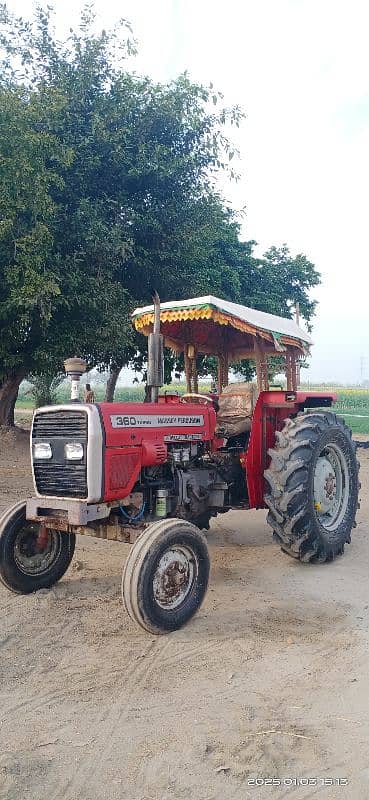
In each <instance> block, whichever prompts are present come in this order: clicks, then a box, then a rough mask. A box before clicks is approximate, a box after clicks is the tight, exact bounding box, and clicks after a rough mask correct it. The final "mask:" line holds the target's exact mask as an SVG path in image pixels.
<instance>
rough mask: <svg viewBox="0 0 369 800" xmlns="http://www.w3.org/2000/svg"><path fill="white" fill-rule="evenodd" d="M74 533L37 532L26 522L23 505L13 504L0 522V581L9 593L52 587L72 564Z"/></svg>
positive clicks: (38, 528)
mask: <svg viewBox="0 0 369 800" xmlns="http://www.w3.org/2000/svg"><path fill="white" fill-rule="evenodd" d="M75 541H76V537H75V535H74V533H70V534H67V533H62V532H61V531H56V530H46V529H44V530H43V531H41V529H40V525H38V524H37V523H33V522H28V521H27V520H26V504H25V503H24V502H22V503H17V504H16V505H15V506H13V507H12V508H10V509H8V510H7V511H6V512H5V514H4V515H3V516H2V517H1V519H0V580H1V582H2V583H3V584H4V585H5V586H6V587H7V588H8V589H10V590H11V591H12V592H16V593H17V594H30V593H31V592H36V591H38V589H48V588H50V586H53V585H54V583H56V582H57V581H58V580H60V578H61V577H62V576H63V575H64V573H65V572H66V571H67V569H68V567H69V564H70V563H71V561H72V558H73V554H74V548H75Z"/></svg>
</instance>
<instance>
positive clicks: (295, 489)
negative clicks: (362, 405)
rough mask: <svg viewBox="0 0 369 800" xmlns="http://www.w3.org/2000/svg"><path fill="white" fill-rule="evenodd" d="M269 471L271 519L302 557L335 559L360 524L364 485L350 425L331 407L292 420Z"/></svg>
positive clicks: (286, 548)
mask: <svg viewBox="0 0 369 800" xmlns="http://www.w3.org/2000/svg"><path fill="white" fill-rule="evenodd" d="M276 438H277V444H276V446H275V448H273V449H271V450H269V455H270V466H269V468H268V469H267V470H266V472H265V473H264V475H265V478H266V481H267V483H268V484H269V492H268V494H267V495H266V496H265V502H266V504H267V506H268V507H269V514H268V523H269V525H270V526H271V527H272V528H273V532H274V535H275V537H276V538H277V539H278V540H279V541H280V543H281V547H282V550H284V551H285V552H286V553H288V554H289V555H291V556H293V557H294V558H297V559H300V561H304V562H308V561H319V562H323V561H331V560H332V559H333V558H335V556H337V555H339V554H341V553H343V550H344V546H345V544H346V542H350V541H351V530H352V528H354V527H356V522H355V515H356V509H357V507H358V492H359V489H360V484H359V479H358V472H359V462H358V461H357V459H356V447H355V444H354V442H353V441H352V435H351V431H350V429H349V428H348V427H347V426H346V425H345V423H344V421H343V420H341V419H339V418H338V417H337V416H336V414H334V413H333V412H331V411H324V412H313V413H302V414H298V415H297V417H296V418H294V419H287V420H286V422H285V425H284V428H283V430H282V431H281V432H277V434H276Z"/></svg>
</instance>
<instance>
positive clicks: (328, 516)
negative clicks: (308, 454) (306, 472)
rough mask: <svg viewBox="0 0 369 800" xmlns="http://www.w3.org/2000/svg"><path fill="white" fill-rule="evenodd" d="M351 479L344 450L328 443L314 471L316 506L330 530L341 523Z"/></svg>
mask: <svg viewBox="0 0 369 800" xmlns="http://www.w3.org/2000/svg"><path fill="white" fill-rule="evenodd" d="M349 495H350V481H349V472H348V467H347V462H346V457H345V454H344V452H343V451H342V450H341V448H340V447H339V446H338V445H337V444H329V445H327V446H326V447H325V448H324V449H323V450H322V452H321V453H320V456H319V458H318V459H317V462H316V465H315V471H314V508H315V511H316V514H317V517H318V520H319V522H320V524H321V525H323V527H324V528H325V529H326V530H328V531H333V530H335V529H336V528H338V526H339V525H340V524H341V522H342V520H343V518H344V516H345V513H346V510H347V506H348V502H349Z"/></svg>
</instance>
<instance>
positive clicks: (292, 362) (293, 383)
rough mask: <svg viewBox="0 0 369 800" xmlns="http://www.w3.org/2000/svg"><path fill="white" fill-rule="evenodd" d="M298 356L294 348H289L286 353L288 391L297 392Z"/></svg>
mask: <svg viewBox="0 0 369 800" xmlns="http://www.w3.org/2000/svg"><path fill="white" fill-rule="evenodd" d="M297 369H298V368H297V358H296V353H295V351H294V350H289V351H288V352H287V353H286V380H287V391H288V392H297V383H298V378H297Z"/></svg>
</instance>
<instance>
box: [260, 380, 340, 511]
mask: <svg viewBox="0 0 369 800" xmlns="http://www.w3.org/2000/svg"><path fill="white" fill-rule="evenodd" d="M287 397H288V398H291V399H288V400H287V399H286V398H287ZM336 399H337V396H336V395H335V394H333V393H332V394H330V393H327V392H300V391H299V392H284V391H275V392H274V391H272V392H260V395H259V397H258V401H257V403H256V407H255V411H254V415H253V420H252V427H251V434H250V440H249V445H248V449H247V453H246V457H245V468H246V481H247V489H248V496H249V504H250V508H265V503H264V494H265V480H264V470H265V469H267V468H268V466H269V461H270V458H269V456H268V449H269V448H270V447H273V446H274V444H275V432H276V431H280V430H282V428H283V425H284V421H285V419H286V418H287V417H290V416H291V415H295V414H297V413H298V412H299V411H301V410H302V409H303V408H304V407H306V406H308V405H309V400H310V401H317V402H319V400H322V405H323V404H324V402H328V403H334V402H335V401H336Z"/></svg>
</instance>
